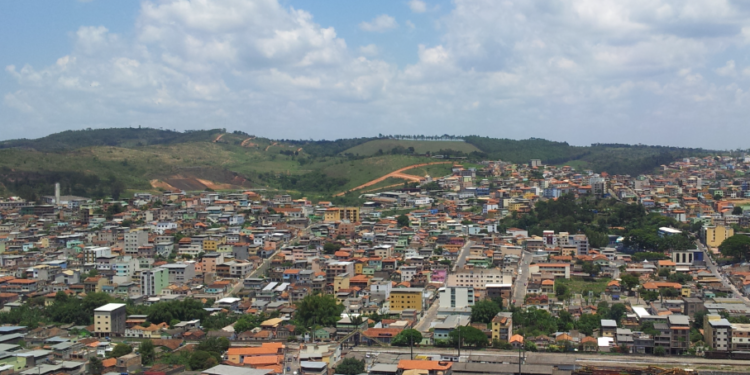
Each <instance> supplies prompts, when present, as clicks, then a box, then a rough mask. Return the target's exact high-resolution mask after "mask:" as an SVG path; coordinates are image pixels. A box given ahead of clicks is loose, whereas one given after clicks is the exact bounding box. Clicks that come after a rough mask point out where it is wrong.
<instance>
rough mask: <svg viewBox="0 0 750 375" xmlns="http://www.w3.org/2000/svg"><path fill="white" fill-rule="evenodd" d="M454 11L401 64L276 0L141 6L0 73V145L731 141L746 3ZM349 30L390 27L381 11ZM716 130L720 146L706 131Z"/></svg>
mask: <svg viewBox="0 0 750 375" xmlns="http://www.w3.org/2000/svg"><path fill="white" fill-rule="evenodd" d="M453 4H454V9H452V10H451V11H450V12H449V13H448V14H446V15H445V16H444V17H442V18H441V19H440V20H439V26H440V27H439V29H438V31H437V32H439V33H440V35H438V38H437V39H436V40H437V41H429V40H418V39H417V40H413V41H411V40H410V41H404V43H407V42H411V43H414V45H413V48H414V50H413V51H415V52H416V54H415V56H416V57H415V59H414V61H411V62H408V63H406V64H404V66H397V65H395V64H391V63H388V62H385V61H383V60H381V59H379V58H378V56H379V54H380V51H379V48H378V46H377V45H374V44H368V45H359V44H356V45H354V46H349V45H347V42H346V41H345V40H344V39H343V38H342V37H341V36H340V35H338V33H337V32H336V30H335V29H334V28H333V27H331V26H330V25H319V24H317V23H316V22H315V20H314V18H313V15H312V14H310V13H309V12H307V11H305V10H302V9H294V8H290V7H285V6H283V5H280V4H279V3H278V2H277V1H276V0H255V1H245V0H220V1H219V0H214V1H211V0H172V1H170V0H164V1H158V2H157V1H144V2H143V3H142V5H141V11H140V13H139V16H138V18H137V20H136V23H135V31H134V35H135V37H132V38H131V37H126V36H124V35H118V34H116V33H113V32H111V31H110V30H108V29H107V27H106V25H94V26H83V27H80V28H79V29H78V30H76V31H75V32H73V33H71V37H72V38H73V47H72V48H71V49H70V51H66V53H64V54H61V56H59V58H58V59H56V60H52V61H50V63H49V64H48V65H47V66H31V65H26V64H17V65H15V66H13V65H11V66H7V67H5V72H4V74H7V77H9V78H10V79H13V80H15V82H17V87H15V88H11V89H6V90H4V91H0V95H2V105H0V116H2V118H3V119H8V121H6V122H7V123H10V124H23V126H9V127H7V128H6V129H4V130H6V133H5V137H7V138H16V137H30V136H41V135H44V134H46V133H49V132H50V131H58V130H62V129H67V128H82V127H97V126H106V127H112V126H131V125H138V124H141V125H144V126H156V127H168V128H177V129H196V128H208V127H222V126H225V127H227V128H230V129H242V130H246V131H249V132H252V133H254V134H258V135H265V136H271V137H281V138H309V137H313V138H316V139H317V138H337V137H347V136H363V135H372V134H377V133H385V134H388V133H399V134H403V133H404V132H407V133H416V134H444V133H449V134H459V133H460V134H486V135H489V136H500V137H509V138H528V137H545V138H550V139H555V140H565V141H568V142H571V143H573V144H587V143H590V142H630V143H638V142H642V143H649V144H677V145H686V146H702V147H716V148H726V147H732V148H734V147H741V146H743V147H746V146H744V145H742V139H746V138H747V136H750V129H748V128H747V127H746V126H745V124H744V123H743V119H745V118H747V117H748V116H750V94H748V92H747V87H745V86H746V85H745V83H746V82H747V80H742V81H739V80H733V79H726V78H721V77H722V76H723V77H739V76H742V77H746V78H747V77H750V68H749V67H746V66H745V65H743V64H744V61H745V60H744V59H743V57H744V56H745V55H747V54H748V52H750V51H748V49H750V43H748V41H750V37H748V35H750V32H748V30H750V8H749V7H743V6H738V5H737V3H734V2H729V1H724V0H716V1H712V2H710V3H702V2H684V1H677V0H654V1H646V2H621V1H617V0H575V1H574V0H564V1H561V2H556V3H550V2H548V1H545V0H525V1H503V2H500V1H496V0H455V1H454V3H453ZM409 5H411V4H409ZM426 7H427V6H426ZM427 10H430V9H427ZM404 25H406V26H407V27H409V28H412V27H413V24H411V22H409V21H405V22H404ZM360 27H361V28H362V30H366V31H379V32H382V31H387V30H391V29H394V28H396V27H398V24H397V23H396V20H395V19H393V18H392V17H390V16H388V15H381V16H378V17H375V19H373V20H372V21H369V22H365V23H363V24H362V25H360ZM394 34H395V33H394ZM410 35H415V36H416V33H410ZM393 37H400V36H398V35H394V36H393ZM743 79H745V78H743ZM727 81H732V82H727ZM716 123H721V124H722V131H723V132H725V133H732V134H735V135H736V137H732V142H734V143H731V142H729V141H727V139H726V137H723V138H722V139H716V140H715V141H714V140H712V139H710V138H707V137H705V133H704V132H703V129H705V128H706V126H707V125H712V124H716ZM457 124H459V125H458V126H457ZM363 132H364V133H363ZM730 143H731V144H730Z"/></svg>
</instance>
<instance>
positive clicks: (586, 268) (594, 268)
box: [581, 262, 602, 276]
mask: <svg viewBox="0 0 750 375" xmlns="http://www.w3.org/2000/svg"><path fill="white" fill-rule="evenodd" d="M581 268H583V272H584V273H587V274H589V275H591V276H596V275H598V274H599V272H601V270H602V267H601V266H599V265H598V264H594V262H583V266H582V267H581Z"/></svg>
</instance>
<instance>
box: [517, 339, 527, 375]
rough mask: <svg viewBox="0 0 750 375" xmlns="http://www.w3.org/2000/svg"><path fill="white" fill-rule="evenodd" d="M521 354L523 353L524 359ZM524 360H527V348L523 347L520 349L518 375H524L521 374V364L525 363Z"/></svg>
mask: <svg viewBox="0 0 750 375" xmlns="http://www.w3.org/2000/svg"><path fill="white" fill-rule="evenodd" d="M521 353H523V357H521ZM522 358H523V359H526V348H525V347H524V346H523V345H522V346H521V347H520V348H518V375H521V374H523V373H522V372H521V363H522V362H523V360H522Z"/></svg>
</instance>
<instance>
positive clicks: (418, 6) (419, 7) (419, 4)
mask: <svg viewBox="0 0 750 375" xmlns="http://www.w3.org/2000/svg"><path fill="white" fill-rule="evenodd" d="M409 8H410V9H411V11H412V12H414V13H424V12H426V11H427V4H425V2H424V1H422V0H411V1H409Z"/></svg>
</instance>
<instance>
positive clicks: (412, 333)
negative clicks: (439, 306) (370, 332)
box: [391, 329, 422, 346]
mask: <svg viewBox="0 0 750 375" xmlns="http://www.w3.org/2000/svg"><path fill="white" fill-rule="evenodd" d="M420 342H422V333H420V332H419V331H417V330H416V329H405V330H403V331H401V332H399V333H398V335H396V337H394V338H393V340H392V341H391V345H393V346H410V345H417V344H419V343H420Z"/></svg>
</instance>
